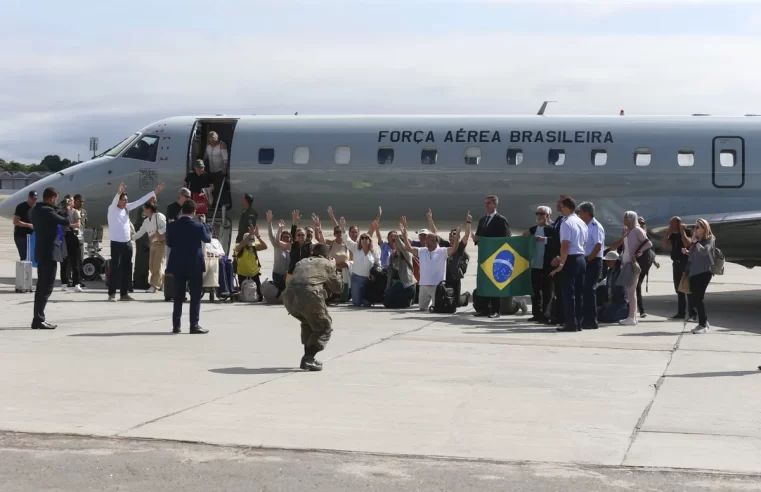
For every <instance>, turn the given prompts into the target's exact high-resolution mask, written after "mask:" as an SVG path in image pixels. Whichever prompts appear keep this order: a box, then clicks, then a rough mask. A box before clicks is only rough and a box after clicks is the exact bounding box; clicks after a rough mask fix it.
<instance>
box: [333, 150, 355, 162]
mask: <svg viewBox="0 0 761 492" xmlns="http://www.w3.org/2000/svg"><path fill="white" fill-rule="evenodd" d="M333 158H334V159H335V161H336V164H348V163H349V162H351V148H350V147H336V151H335V152H334V153H333Z"/></svg>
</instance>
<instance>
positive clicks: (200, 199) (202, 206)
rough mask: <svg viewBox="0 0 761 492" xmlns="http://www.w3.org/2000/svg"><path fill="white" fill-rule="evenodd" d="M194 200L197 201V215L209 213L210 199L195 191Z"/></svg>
mask: <svg viewBox="0 0 761 492" xmlns="http://www.w3.org/2000/svg"><path fill="white" fill-rule="evenodd" d="M193 201H194V202H196V215H201V214H203V215H206V214H208V213H209V199H208V198H206V195H205V194H203V193H193Z"/></svg>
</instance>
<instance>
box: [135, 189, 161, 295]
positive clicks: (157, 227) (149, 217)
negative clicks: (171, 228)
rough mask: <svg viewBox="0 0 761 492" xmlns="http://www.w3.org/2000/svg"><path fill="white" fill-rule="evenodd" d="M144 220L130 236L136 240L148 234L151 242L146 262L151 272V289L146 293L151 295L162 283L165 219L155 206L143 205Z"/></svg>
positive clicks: (150, 204)
mask: <svg viewBox="0 0 761 492" xmlns="http://www.w3.org/2000/svg"><path fill="white" fill-rule="evenodd" d="M143 211H144V213H145V220H144V221H143V225H142V226H141V227H140V230H139V231H137V232H136V233H135V235H134V236H132V240H133V241H134V240H137V239H139V238H141V237H142V236H144V235H145V234H148V237H149V238H150V241H151V252H150V258H149V261H148V270H149V271H150V272H151V280H150V284H151V287H150V288H149V289H148V291H147V292H148V293H149V294H152V293H154V292H156V291H157V290H159V289H160V288H161V284H162V283H163V282H164V258H165V257H166V217H165V216H164V214H162V213H161V212H158V211H157V210H156V205H154V204H153V203H150V202H148V203H146V204H145V205H143Z"/></svg>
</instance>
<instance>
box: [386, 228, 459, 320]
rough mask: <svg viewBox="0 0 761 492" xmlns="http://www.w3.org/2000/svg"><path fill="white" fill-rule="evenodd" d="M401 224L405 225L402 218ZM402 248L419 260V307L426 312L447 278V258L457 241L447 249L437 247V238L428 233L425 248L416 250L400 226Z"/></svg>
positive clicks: (455, 249)
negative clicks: (437, 288) (439, 286)
mask: <svg viewBox="0 0 761 492" xmlns="http://www.w3.org/2000/svg"><path fill="white" fill-rule="evenodd" d="M402 223H406V221H405V218H404V217H403V218H402ZM400 229H401V230H402V239H403V240H404V246H405V248H406V249H407V251H409V252H410V253H412V254H413V255H414V256H415V257H416V258H418V260H420V296H419V299H420V300H419V303H418V304H419V305H420V310H421V311H428V310H429V308H431V307H432V306H433V303H434V299H435V298H436V287H438V285H439V284H440V283H441V282H444V280H446V278H447V258H449V257H450V256H452V255H453V254H455V253H456V252H457V246H458V243H459V241H455V242H453V243H452V245H451V246H450V247H449V248H443V247H441V246H439V236H438V235H436V234H433V233H429V234H427V235H426V238H425V247H421V248H416V247H414V246H412V244H411V243H410V239H409V237H408V236H407V229H406V228H405V227H404V226H403V225H401V224H400ZM457 237H460V229H459V228H458V229H457Z"/></svg>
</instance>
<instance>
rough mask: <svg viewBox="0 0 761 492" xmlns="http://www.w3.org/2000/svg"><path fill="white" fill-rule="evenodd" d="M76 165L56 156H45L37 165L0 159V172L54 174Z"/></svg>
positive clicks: (74, 162)
mask: <svg viewBox="0 0 761 492" xmlns="http://www.w3.org/2000/svg"><path fill="white" fill-rule="evenodd" d="M80 162H81V161H80ZM76 164H79V162H77V161H72V160H69V159H61V157H60V156H57V155H46V156H45V158H44V159H42V160H41V161H40V163H39V164H22V163H20V162H16V161H6V160H4V159H0V171H7V172H11V173H17V172H22V173H32V172H38V173H55V172H58V171H60V170H62V169H66V168H67V167H71V166H74V165H76Z"/></svg>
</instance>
